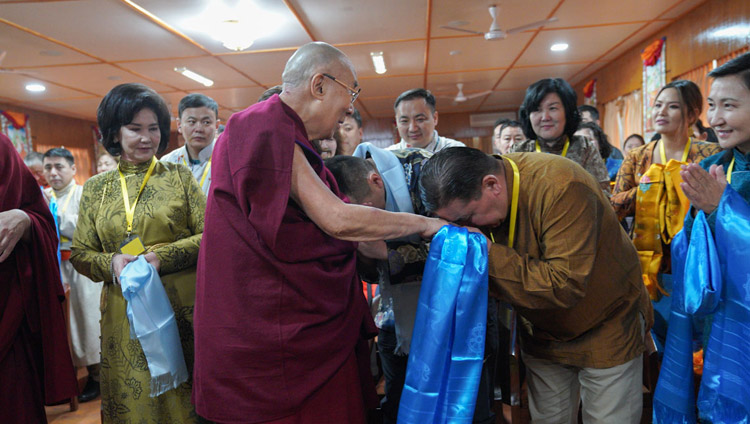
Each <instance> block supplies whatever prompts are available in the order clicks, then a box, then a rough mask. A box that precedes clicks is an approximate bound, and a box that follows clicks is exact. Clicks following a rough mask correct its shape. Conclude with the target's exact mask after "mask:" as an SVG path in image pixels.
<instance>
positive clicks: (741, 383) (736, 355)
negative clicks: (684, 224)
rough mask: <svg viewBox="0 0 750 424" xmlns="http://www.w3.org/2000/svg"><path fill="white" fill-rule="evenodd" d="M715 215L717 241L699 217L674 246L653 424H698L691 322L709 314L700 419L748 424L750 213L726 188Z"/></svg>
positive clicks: (737, 197) (744, 204) (736, 194)
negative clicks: (694, 317)
mask: <svg viewBox="0 0 750 424" xmlns="http://www.w3.org/2000/svg"><path fill="white" fill-rule="evenodd" d="M715 213H716V225H715V231H714V232H715V238H714V235H713V234H712V232H711V229H710V227H709V225H708V222H707V220H706V216H705V214H704V213H703V212H698V214H697V215H696V217H695V220H694V223H693V227H692V232H691V236H690V240H689V242H688V240H687V237H686V236H685V232H684V231H683V232H680V233H679V234H678V236H677V237H675V239H674V240H673V242H672V270H673V277H674V286H673V292H672V296H673V299H672V313H671V315H670V318H669V332H668V334H667V343H666V348H665V353H664V362H663V363H662V367H661V372H660V375H659V382H658V384H657V387H656V393H655V394H654V408H653V409H654V414H653V418H654V423H695V422H696V415H695V405H696V402H695V396H694V393H693V366H692V352H693V348H692V338H693V337H692V336H693V326H692V317H693V316H697V317H702V316H706V315H710V314H713V323H712V327H711V335H710V337H709V340H708V344H707V346H706V347H705V349H704V364H703V378H702V381H701V389H700V393H699V395H698V402H697V405H698V410H699V414H700V417H701V419H703V420H706V421H709V422H712V423H714V424H719V423H748V422H750V261H748V259H749V258H750V245H749V244H748V242H747V240H748V236H749V235H750V206H749V205H748V204H747V202H746V201H745V200H744V199H743V198H742V197H741V196H740V195H739V194H738V193H737V192H736V191H735V190H734V189H733V188H732V187H730V186H727V188H726V189H725V191H724V194H723V195H722V198H721V202H720V203H719V207H718V209H717V210H716V212H715ZM715 240H716V241H718V243H715Z"/></svg>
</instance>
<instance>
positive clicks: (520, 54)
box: [475, 0, 565, 112]
mask: <svg viewBox="0 0 750 424" xmlns="http://www.w3.org/2000/svg"><path fill="white" fill-rule="evenodd" d="M563 3H565V0H560V1H559V2H558V3H557V6H555V7H554V8H553V9H552V11H551V12H550V13H549V14H547V19H549V18H551V17H553V16H554V15H555V12H557V11H558V9H560V7H561V6H562V5H563ZM540 30H541V28H537V29H536V30H535V31H534V34H533V35H532V36H531V38H530V39H529V41H528V42H527V43H526V45H525V46H523V49H521V52H520V53H518V56H516V58H515V59H513V62H511V64H510V66H509V67H508V69H506V70H505V72H503V74H502V75H500V78H499V79H498V80H497V82H496V83H495V85H494V86H492V91H495V89H496V88H497V86H498V85H500V83H501V82H502V81H503V78H505V76H506V75H508V72H510V70H511V69H513V67H514V66H515V64H516V63H517V62H518V60H519V59H521V56H523V54H524V53H526V50H527V49H528V48H529V46H530V45H531V43H532V42H533V41H534V39H535V38H536V37H537V35H539V32H540ZM488 97H489V95H487V96H484V97H483V98H482V101H481V102H479V106H477V108H476V109H475V112H476V111H479V109H480V108H481V107H482V106H483V105H484V102H486V101H487V98H488Z"/></svg>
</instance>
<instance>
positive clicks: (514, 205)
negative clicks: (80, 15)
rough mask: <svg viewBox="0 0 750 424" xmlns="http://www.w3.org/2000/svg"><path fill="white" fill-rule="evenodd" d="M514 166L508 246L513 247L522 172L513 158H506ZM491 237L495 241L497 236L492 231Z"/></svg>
mask: <svg viewBox="0 0 750 424" xmlns="http://www.w3.org/2000/svg"><path fill="white" fill-rule="evenodd" d="M505 160H507V161H508V162H509V163H510V166H511V167H512V168H513V199H512V200H511V202H510V228H509V229H508V247H510V248H511V249H512V248H513V242H514V241H515V238H516V216H518V193H519V191H520V190H521V174H520V173H519V172H518V166H516V163H515V162H513V161H512V160H510V159H508V158H505ZM490 239H491V240H492V242H493V243H494V242H495V236H494V235H492V231H490Z"/></svg>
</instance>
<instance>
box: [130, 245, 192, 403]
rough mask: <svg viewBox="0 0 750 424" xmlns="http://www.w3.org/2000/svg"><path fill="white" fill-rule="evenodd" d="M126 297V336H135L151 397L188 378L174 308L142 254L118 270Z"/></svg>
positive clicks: (154, 271)
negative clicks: (148, 375)
mask: <svg viewBox="0 0 750 424" xmlns="http://www.w3.org/2000/svg"><path fill="white" fill-rule="evenodd" d="M120 285H121V286H122V295H123V297H124V298H125V300H127V302H128V306H127V310H126V312H127V316H128V321H129V323H130V338H131V339H134V338H136V337H137V338H138V341H139V342H140V343H141V347H142V348H143V353H144V354H145V355H146V362H147V363H148V370H149V372H150V373H151V393H150V396H151V397H156V396H159V395H160V394H162V393H164V392H166V391H168V390H170V389H173V388H176V387H177V386H179V385H180V384H182V383H184V382H185V381H187V379H188V372H187V365H186V364H185V357H184V355H183V353H182V344H181V343H180V334H179V331H178V329H177V321H176V320H175V318H174V310H173V309H172V305H171V304H170V303H169V298H168V297H167V292H166V291H165V290H164V286H163V285H162V283H161V279H159V274H158V273H157V272H156V269H154V267H153V266H152V265H151V264H149V263H148V262H147V261H146V259H145V258H144V257H143V256H139V257H138V259H136V260H135V261H133V262H130V263H129V264H127V265H126V266H125V268H124V269H123V270H122V272H121V273H120Z"/></svg>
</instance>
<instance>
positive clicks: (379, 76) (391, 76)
mask: <svg viewBox="0 0 750 424" xmlns="http://www.w3.org/2000/svg"><path fill="white" fill-rule="evenodd" d="M422 75H424V74H422V73H421V72H420V73H413V74H397V75H367V76H361V77H360V76H358V77H357V78H358V79H359V80H360V81H362V80H377V79H387V78H403V77H421V76H422Z"/></svg>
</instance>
